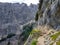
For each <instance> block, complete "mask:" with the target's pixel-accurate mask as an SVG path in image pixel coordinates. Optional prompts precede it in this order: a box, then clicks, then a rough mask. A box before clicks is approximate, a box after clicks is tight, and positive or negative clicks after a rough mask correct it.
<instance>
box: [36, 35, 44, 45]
mask: <svg viewBox="0 0 60 45" xmlns="http://www.w3.org/2000/svg"><path fill="white" fill-rule="evenodd" d="M44 40H45V39H44V37H43V36H41V37H39V38H38V43H37V45H44Z"/></svg>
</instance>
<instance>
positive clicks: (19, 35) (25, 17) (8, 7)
mask: <svg viewBox="0 0 60 45" xmlns="http://www.w3.org/2000/svg"><path fill="white" fill-rule="evenodd" d="M37 9H38V6H37V5H34V4H31V5H30V6H27V4H25V3H22V4H19V3H1V2H0V45H23V44H24V39H23V38H25V40H26V39H27V37H28V35H27V37H26V35H24V34H25V33H26V32H24V31H25V30H27V31H28V30H30V29H31V30H32V22H30V21H31V20H34V17H35V13H36V12H37ZM28 22H29V23H28ZM26 23H27V24H26ZM25 24H26V25H25ZM23 27H25V28H26V29H25V28H23ZM27 28H28V29H27Z"/></svg>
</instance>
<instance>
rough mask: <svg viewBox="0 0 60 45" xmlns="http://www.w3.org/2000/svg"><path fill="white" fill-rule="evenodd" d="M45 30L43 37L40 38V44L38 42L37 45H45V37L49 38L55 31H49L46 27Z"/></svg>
mask: <svg viewBox="0 0 60 45" xmlns="http://www.w3.org/2000/svg"><path fill="white" fill-rule="evenodd" d="M41 29H43V30H41V31H42V36H40V37H39V38H38V40H37V41H38V42H37V45H45V36H47V35H48V34H49V33H51V32H52V31H53V30H52V29H48V28H47V27H44V28H41ZM53 32H56V31H53Z"/></svg>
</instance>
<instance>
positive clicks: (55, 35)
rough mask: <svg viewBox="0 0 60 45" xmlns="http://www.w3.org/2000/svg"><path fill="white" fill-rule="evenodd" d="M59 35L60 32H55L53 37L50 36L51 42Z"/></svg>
mask: <svg viewBox="0 0 60 45" xmlns="http://www.w3.org/2000/svg"><path fill="white" fill-rule="evenodd" d="M59 35H60V32H57V33H56V34H54V35H51V38H52V40H56V38H57V37H58V36H59Z"/></svg>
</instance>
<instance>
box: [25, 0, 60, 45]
mask: <svg viewBox="0 0 60 45" xmlns="http://www.w3.org/2000/svg"><path fill="white" fill-rule="evenodd" d="M35 20H36V21H37V22H38V26H37V27H36V29H37V28H38V29H37V30H34V32H33V36H32V35H30V36H29V38H28V39H29V40H27V41H26V43H25V45H28V44H29V45H60V0H39V8H38V11H37V13H36V17H35ZM36 32H38V33H36ZM39 32H40V34H39ZM35 33H36V34H35ZM36 35H37V36H36ZM30 37H31V38H30ZM36 37H38V38H36ZM28 41H29V43H28Z"/></svg>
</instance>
